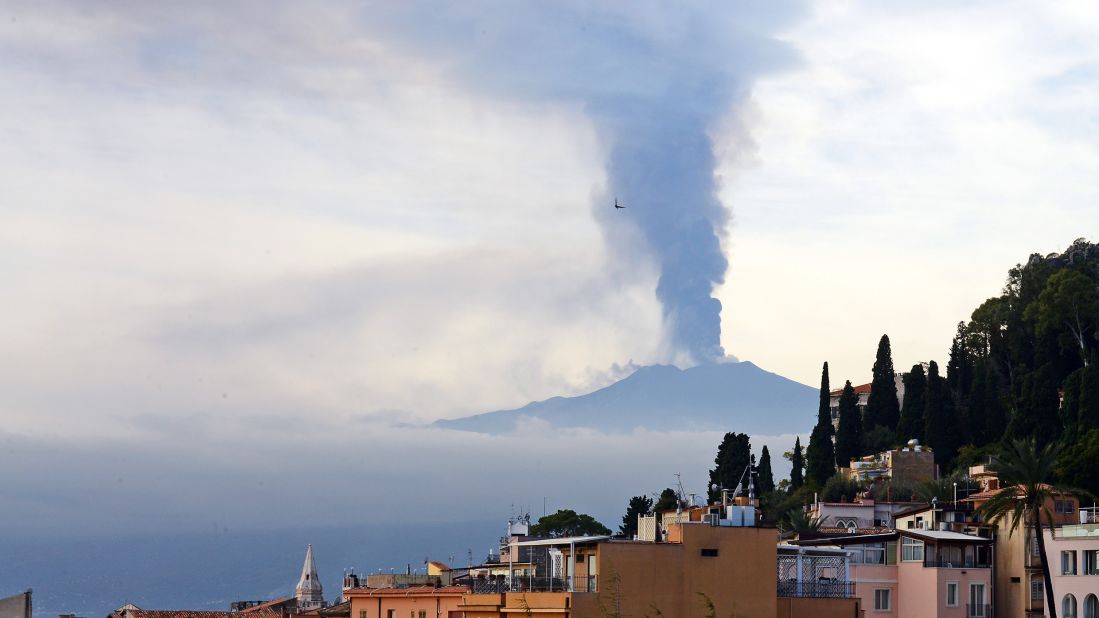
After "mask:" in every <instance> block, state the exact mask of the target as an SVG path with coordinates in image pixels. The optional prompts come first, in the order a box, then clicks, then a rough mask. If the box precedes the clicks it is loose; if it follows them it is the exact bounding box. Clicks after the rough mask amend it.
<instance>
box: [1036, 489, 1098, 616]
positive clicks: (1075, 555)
mask: <svg viewBox="0 0 1099 618" xmlns="http://www.w3.org/2000/svg"><path fill="white" fill-rule="evenodd" d="M1078 516H1079V519H1078V522H1079V523H1076V524H1064V525H1062V526H1060V527H1058V528H1057V529H1056V530H1055V531H1053V532H1051V531H1050V530H1049V529H1048V528H1045V529H1044V530H1043V534H1044V535H1045V545H1046V560H1047V562H1048V563H1049V565H1050V576H1051V577H1050V579H1051V580H1052V582H1053V598H1054V603H1055V605H1056V607H1057V610H1058V612H1059V614H1058V616H1060V618H1099V509H1096V508H1090V509H1080V510H1079V512H1078ZM1037 584H1038V588H1037V590H1035V591H1034V594H1036V595H1037V596H1039V597H1040V598H1044V594H1045V590H1044V586H1042V582H1041V580H1039V581H1038V582H1037ZM1032 585H1034V584H1032ZM1046 611H1047V613H1046V614H1044V615H1048V610H1046Z"/></svg>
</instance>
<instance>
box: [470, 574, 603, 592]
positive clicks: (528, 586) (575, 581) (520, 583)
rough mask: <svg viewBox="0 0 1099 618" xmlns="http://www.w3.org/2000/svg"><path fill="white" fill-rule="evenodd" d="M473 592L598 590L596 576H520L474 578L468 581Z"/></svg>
mask: <svg viewBox="0 0 1099 618" xmlns="http://www.w3.org/2000/svg"><path fill="white" fill-rule="evenodd" d="M470 588H471V590H472V591H473V593H474V594H500V593H502V592H598V591H599V586H598V578H597V577H596V576H594V575H593V576H590V577H522V576H516V577H513V578H511V579H510V580H508V579H506V578H505V579H474V580H473V581H472V582H471V583H470Z"/></svg>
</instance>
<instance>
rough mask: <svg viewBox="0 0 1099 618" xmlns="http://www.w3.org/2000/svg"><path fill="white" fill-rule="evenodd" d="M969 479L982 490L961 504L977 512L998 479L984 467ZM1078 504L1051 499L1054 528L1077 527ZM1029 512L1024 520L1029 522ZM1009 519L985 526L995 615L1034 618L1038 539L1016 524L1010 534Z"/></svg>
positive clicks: (1040, 610)
mask: <svg viewBox="0 0 1099 618" xmlns="http://www.w3.org/2000/svg"><path fill="white" fill-rule="evenodd" d="M969 476H970V477H971V478H972V479H974V480H976V481H978V482H979V483H980V484H981V487H982V490H981V491H980V492H977V493H975V494H972V495H970V496H969V497H967V498H965V499H964V500H962V501H961V502H968V503H971V504H972V505H973V507H974V508H975V509H979V508H980V507H981V506H982V505H984V504H985V503H986V502H988V500H989V499H990V498H992V497H993V496H995V495H996V494H997V493H999V492H1000V491H1001V489H1002V488H1001V487H1000V483H999V479H997V478H996V476H995V474H994V473H993V472H992V471H991V470H990V469H989V468H988V467H987V466H972V467H970V469H969ZM1079 507H1080V505H1079V502H1078V501H1077V499H1076V498H1074V497H1072V496H1063V497H1060V498H1056V499H1054V498H1051V499H1050V500H1049V501H1048V502H1047V503H1046V505H1045V509H1046V510H1048V511H1049V513H1050V514H1051V515H1052V516H1053V524H1054V525H1055V526H1063V525H1066V524H1073V523H1079V515H1077V513H1078V511H1079ZM1029 517H1030V514H1029V511H1028V512H1027V514H1026V518H1028V519H1029ZM1009 519H1010V518H1008V519H1005V520H1001V521H1000V522H999V523H998V524H997V525H995V526H989V535H990V536H991V537H992V538H993V539H994V540H995V541H996V565H995V571H996V582H995V586H994V590H995V599H994V601H993V602H994V603H995V605H996V608H997V609H996V611H997V615H999V616H1020V617H1026V618H1037V617H1038V616H1042V615H1043V614H1044V612H1045V596H1044V592H1043V589H1044V582H1043V581H1042V561H1043V557H1042V555H1041V553H1040V552H1039V551H1038V539H1037V538H1036V537H1035V536H1034V533H1033V530H1032V529H1031V528H1030V527H1029V526H1023V525H1021V524H1020V526H1019V528H1018V529H1016V530H1014V531H1012V530H1011V522H1010V521H1009Z"/></svg>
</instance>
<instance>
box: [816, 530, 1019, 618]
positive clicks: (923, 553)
mask: <svg viewBox="0 0 1099 618" xmlns="http://www.w3.org/2000/svg"><path fill="white" fill-rule="evenodd" d="M795 543H796V544H797V545H799V546H808V547H830V548H834V549H839V550H846V551H847V552H848V554H849V560H850V575H849V579H850V581H851V582H852V586H853V593H854V596H855V597H857V598H858V599H859V600H860V603H861V605H862V607H864V608H865V611H866V615H867V616H876V617H881V618H989V617H991V616H992V615H993V614H992V607H991V600H992V584H993V577H992V564H993V555H994V551H993V546H992V540H991V539H988V538H983V537H979V536H974V535H969V534H962V533H960V532H953V531H949V530H932V529H912V530H909V529H898V530H893V531H890V532H887V533H884V534H849V535H844V536H837V537H832V538H825V539H813V540H804V541H795ZM1001 615H1005V614H1001Z"/></svg>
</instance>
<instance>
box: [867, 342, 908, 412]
mask: <svg viewBox="0 0 1099 618" xmlns="http://www.w3.org/2000/svg"><path fill="white" fill-rule="evenodd" d="M900 417H901V406H900V404H899V403H898V402H897V382H896V374H895V373H894V372H893V352H892V350H891V349H890V347H889V335H882V336H881V340H879V341H878V353H877V357H876V358H875V359H874V378H873V380H871V382H870V397H869V398H868V399H867V401H866V418H865V419H863V424H864V425H865V429H866V431H871V430H872V429H874V428H875V427H885V428H886V429H889V430H890V431H891V432H895V431H896V430H897V422H898V421H899V420H900Z"/></svg>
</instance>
